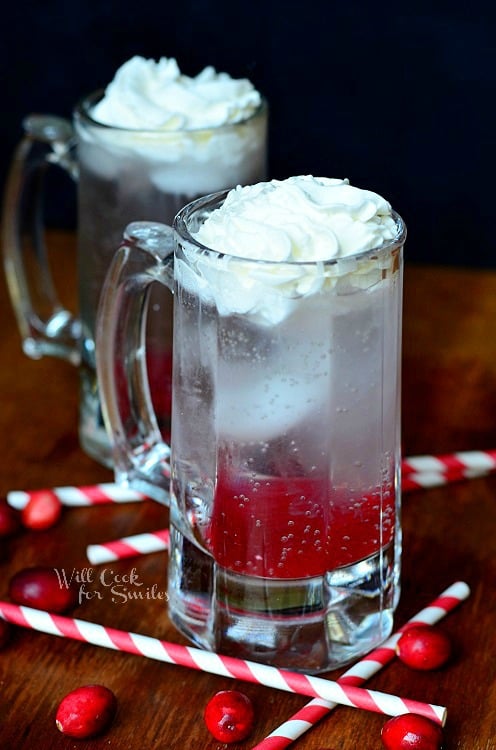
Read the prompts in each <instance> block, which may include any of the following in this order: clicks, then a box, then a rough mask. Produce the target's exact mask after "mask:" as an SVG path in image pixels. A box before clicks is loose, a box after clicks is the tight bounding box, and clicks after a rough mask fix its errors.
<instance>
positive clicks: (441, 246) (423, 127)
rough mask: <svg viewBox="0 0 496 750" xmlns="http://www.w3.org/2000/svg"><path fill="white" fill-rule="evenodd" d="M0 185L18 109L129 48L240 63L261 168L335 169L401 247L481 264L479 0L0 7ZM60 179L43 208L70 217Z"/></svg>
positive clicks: (489, 39) (484, 113)
mask: <svg viewBox="0 0 496 750" xmlns="http://www.w3.org/2000/svg"><path fill="white" fill-rule="evenodd" d="M2 15H3V21H2V28H1V30H0V76H1V83H2V90H3V99H4V108H3V114H2V120H1V122H2V126H1V127H2V138H1V139H0V143H1V152H0V181H1V183H0V184H1V185H3V183H4V180H5V176H6V173H7V169H8V164H9V160H10V157H11V154H12V150H13V148H14V146H15V144H16V142H17V140H18V138H19V136H20V133H21V130H20V122H21V120H22V117H23V115H25V114H27V113H28V112H32V111H38V112H51V113H55V114H58V115H63V116H70V113H71V109H72V105H73V104H74V103H75V102H76V101H77V100H78V99H79V98H80V97H81V96H82V95H83V94H85V93H87V92H89V91H91V90H93V89H96V88H99V87H101V86H104V85H105V84H106V83H107V82H108V81H109V80H110V79H111V78H112V76H113V74H114V72H115V70H116V69H117V67H118V66H119V65H121V64H122V63H123V62H124V61H125V60H127V59H128V58H129V57H131V56H132V55H134V54H140V55H143V56H145V57H153V58H156V59H157V58H159V57H160V56H163V55H165V56H168V57H176V58H177V60H178V62H179V65H180V67H181V68H182V70H183V71H184V72H185V73H188V74H189V75H194V74H196V73H198V72H199V71H200V70H201V69H202V68H203V67H204V66H205V65H207V64H212V65H214V66H215V67H216V68H217V69H218V70H225V71H227V72H229V73H230V74H231V75H232V76H235V77H244V76H247V77H249V78H250V79H251V80H252V81H253V83H254V84H255V85H256V86H257V88H259V89H260V90H261V91H262V92H263V93H264V94H265V95H266V97H267V98H268V100H269V103H270V113H271V114H270V123H271V124H270V176H271V177H278V178H282V177H287V176H289V175H291V174H302V173H305V174H316V175H317V174H318V175H326V176H330V177H348V178H349V179H350V181H351V182H352V183H353V184H356V185H358V186H360V187H366V188H369V189H372V190H376V191H377V192H380V193H382V194H383V195H384V196H385V197H386V198H387V199H388V200H390V202H391V203H392V204H393V206H394V207H395V208H396V210H397V211H399V213H401V214H402V215H403V217H404V219H405V220H406V222H407V225H408V228H409V239H408V243H407V259H409V260H410V261H413V262H416V261H421V262H424V261H427V262H434V263H452V264H458V265H473V266H487V267H496V252H495V251H496V247H495V244H496V243H495V240H494V235H495V232H494V230H493V227H492V224H493V223H494V215H493V203H494V199H493V192H494V188H493V182H494V173H495V169H494V167H495V159H494V144H495V136H494V133H495V125H496V123H495V118H494V113H493V101H494V98H495V93H496V87H495V77H496V65H495V62H496V55H495V47H494V45H495V32H496V28H495V20H496V11H495V9H494V3H493V2H488V1H487V2H481V1H480V0H479V1H478V0H475V2H472V3H470V2H467V0H463V1H462V0H452V1H451V2H444V0H442V1H441V2H436V0H434V2H420V1H419V2H415V3H408V2H406V3H402V2H401V0H397V1H396V2H395V3H392V2H390V1H389V0H383V2H381V3H378V2H366V1H365V0H356V1H354V0H348V1H346V0H342V2H332V0H327V1H325V0H306V1H305V0H301V2H292V1H291V0H287V1H286V2H283V1H282V0H272V1H271V0H244V2H239V1H237V0H231V1H230V2H228V1H227V0H176V2H172V0H162V2H160V3H159V2H157V0H154V2H146V0H141V2H139V1H137V0H134V1H133V2H130V0H120V2H117V1H116V0H101V1H100V2H97V1H96V0H73V1H72V2H67V1H66V0H45V1H44V2H42V3H39V2H22V0H21V1H20V2H17V3H16V2H15V0H13V2H11V3H9V4H8V6H7V7H6V8H4V10H3V13H2ZM70 192H71V191H67V190H62V191H61V192H60V194H59V195H58V197H57V200H56V201H54V202H53V205H50V206H49V209H48V211H49V221H50V223H51V224H52V225H58V226H67V225H71V224H72V223H73V222H74V211H73V203H72V200H71V199H69V197H68V195H69V193H70Z"/></svg>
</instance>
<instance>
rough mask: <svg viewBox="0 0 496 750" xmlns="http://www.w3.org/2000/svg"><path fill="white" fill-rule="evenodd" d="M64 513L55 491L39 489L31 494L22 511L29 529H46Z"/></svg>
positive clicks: (24, 521)
mask: <svg viewBox="0 0 496 750" xmlns="http://www.w3.org/2000/svg"><path fill="white" fill-rule="evenodd" d="M61 513H62V503H61V502H60V500H59V499H58V497H57V496H56V495H54V494H53V492H49V491H48V490H38V491H36V492H33V493H32V494H31V497H30V498H29V500H28V502H27V505H25V506H24V508H23V509H22V511H21V519H22V523H23V525H24V526H25V527H26V528H27V529H33V530H35V531H44V530H45V529H50V528H51V527H52V526H55V524H56V523H57V521H58V520H59V518H60V516H61Z"/></svg>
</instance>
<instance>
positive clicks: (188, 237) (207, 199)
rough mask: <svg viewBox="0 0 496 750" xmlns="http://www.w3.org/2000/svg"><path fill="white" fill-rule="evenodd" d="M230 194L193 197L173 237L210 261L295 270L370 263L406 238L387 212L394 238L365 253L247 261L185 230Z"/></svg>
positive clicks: (177, 218)
mask: <svg viewBox="0 0 496 750" xmlns="http://www.w3.org/2000/svg"><path fill="white" fill-rule="evenodd" d="M229 192H230V190H221V191H219V192H216V193H210V194H209V195H204V196H202V197H201V198H197V199H196V200H194V201H191V203H188V204H187V205H186V206H184V207H183V208H182V209H181V210H180V211H179V212H178V213H177V214H176V216H175V219H174V223H173V227H174V231H175V232H176V234H177V235H178V236H179V237H180V238H181V240H183V241H184V242H187V243H188V244H189V245H192V246H193V247H194V249H195V250H197V251H198V252H200V253H201V254H202V255H208V256H210V257H212V258H217V259H218V260H221V259H223V258H226V259H232V260H234V261H242V262H243V263H252V264H254V265H259V266H274V265H278V266H281V265H288V266H296V267H298V268H305V267H306V268H309V267H315V266H317V265H318V266H335V265H338V264H340V265H345V264H346V263H349V262H353V261H359V260H360V261H361V260H364V259H370V260H373V259H374V257H375V256H379V255H380V256H382V255H387V254H389V253H391V252H392V251H393V250H395V249H400V248H401V247H403V245H404V244H405V240H406V235H407V229H406V225H405V222H404V221H403V219H402V218H401V216H400V215H399V214H398V213H397V212H396V211H394V210H393V209H392V210H391V216H392V218H393V219H394V222H395V224H396V227H397V233H396V236H395V237H393V238H392V239H391V240H386V241H385V242H383V243H381V244H380V245H376V246H375V247H372V248H369V249H367V250H360V251H358V252H356V253H351V254H349V255H341V256H337V257H336V256H334V257H332V258H324V259H319V260H307V261H299V260H292V259H289V260H270V259H265V258H249V257H246V256H243V255H234V254H232V253H226V252H222V251H220V250H215V249H214V248H211V247H208V245H204V244H203V243H201V242H200V241H199V240H197V239H196V238H195V237H193V236H192V234H191V233H190V231H189V228H188V223H189V221H190V220H191V219H192V217H193V215H196V214H199V213H206V212H207V211H213V210H215V209H216V208H220V206H221V205H222V204H223V202H224V200H225V199H226V197H227V194H228V193H229Z"/></svg>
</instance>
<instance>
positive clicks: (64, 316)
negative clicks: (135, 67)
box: [2, 91, 267, 465]
mask: <svg viewBox="0 0 496 750" xmlns="http://www.w3.org/2000/svg"><path fill="white" fill-rule="evenodd" d="M102 95H103V91H100V92H96V93H94V94H91V95H90V96H88V97H87V98H85V99H84V100H82V101H81V102H80V103H79V104H78V105H77V106H76V108H75V111H74V117H73V124H71V123H70V122H68V121H67V120H64V119H62V118H58V117H53V116H49V115H32V116H30V117H28V118H26V120H25V122H24V129H25V131H26V135H25V137H24V139H23V140H22V141H21V143H20V145H19V147H18V149H17V152H16V154H15V157H14V159H13V163H12V167H11V170H10V175H9V178H8V181H7V188H6V193H5V198H4V207H3V224H2V229H3V245H4V261H5V271H6V276H7V282H8V287H9V290H10V295H11V299H12V304H13V307H14V310H15V312H16V316H17V321H18V325H19V329H20V332H21V337H22V340H23V350H24V352H25V353H26V354H27V355H28V356H30V357H32V358H33V359H38V358H40V357H42V356H45V355H51V356H57V357H61V358H62V359H65V360H68V361H69V362H72V363H73V364H75V365H77V366H78V368H79V373H80V409H79V411H80V417H79V435H80V442H81V445H82V447H83V449H84V450H85V451H86V452H87V453H88V454H89V455H90V456H92V457H93V458H95V459H96V460H98V461H100V462H101V463H103V464H105V465H111V461H112V451H111V446H110V444H109V439H108V435H107V433H106V431H105V427H104V424H103V420H102V415H101V406H100V397H99V389H98V384H97V379H96V369H95V318H96V311H97V306H98V299H99V295H100V290H101V287H102V284H103V280H104V277H105V274H106V272H107V269H108V266H109V264H110V260H111V258H112V256H113V254H114V252H115V249H116V247H117V246H118V245H119V242H120V240H121V237H122V233H123V231H124V229H125V227H126V225H127V224H128V223H129V222H130V221H132V220H133V219H140V220H153V221H163V222H166V223H172V221H173V219H174V216H175V214H176V212H177V211H178V210H179V209H180V208H181V207H182V206H184V205H185V204H186V203H188V202H189V201H191V200H192V199H193V198H195V197H198V196H200V195H204V194H205V193H210V192H213V191H215V190H223V189H227V188H230V187H234V186H236V185H237V184H250V183H252V182H258V181H260V180H263V179H265V177H266V168H267V166H266V160H267V143H266V141H267V107H266V104H265V102H263V103H262V105H261V107H260V108H259V110H258V111H256V112H255V113H254V114H253V115H252V116H250V117H248V118H247V119H246V120H244V121H241V122H239V123H236V124H228V125H222V126H219V127H215V128H205V129H202V130H182V131H164V130H143V131H140V130H128V129H125V128H116V127H111V126H108V125H104V124H102V123H100V122H97V121H96V120H94V119H92V114H91V113H92V109H93V107H94V105H95V104H96V103H97V102H98V101H99V99H100V98H101V97H102ZM50 165H57V166H58V167H61V168H62V169H64V170H65V171H66V172H68V173H69V174H70V176H71V177H72V178H74V180H76V181H77V185H78V190H77V194H78V262H77V268H78V270H77V273H78V287H79V293H78V297H79V300H78V303H79V312H78V314H77V316H76V315H74V314H72V313H71V312H68V311H67V310H66V309H64V307H63V306H62V304H61V303H60V301H59V299H58V295H57V292H56V290H55V286H54V283H53V281H52V278H51V272H50V268H49V263H48V260H47V254H46V251H45V247H44V243H43V217H42V215H41V204H42V198H43V192H44V187H43V176H44V173H45V171H46V169H47V167H48V166H50ZM153 294H154V300H153V304H152V305H151V312H150V316H149V323H148V329H149V331H148V332H149V338H150V341H149V347H148V351H149V360H150V361H149V364H150V373H151V377H152V378H153V380H154V381H157V382H160V383H163V381H164V379H167V378H168V379H169V381H170V371H171V350H170V347H171V342H172V338H171V315H172V311H171V310H170V309H169V311H167V306H168V305H169V306H170V295H164V294H163V293H162V292H161V290H160V287H159V286H158V285H157V288H156V289H155V290H154V292H153ZM164 308H165V311H164ZM169 390H170V389H169ZM156 392H157V393H158V394H160V395H159V396H157V402H156V409H157V412H158V413H159V414H160V419H161V423H162V425H163V430H164V433H166V434H167V433H168V431H169V423H170V393H169V394H167V393H164V391H163V389H162V388H157V389H156Z"/></svg>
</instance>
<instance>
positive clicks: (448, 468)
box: [7, 450, 496, 510]
mask: <svg viewBox="0 0 496 750" xmlns="http://www.w3.org/2000/svg"><path fill="white" fill-rule="evenodd" d="M401 467H402V474H403V477H406V476H410V475H415V476H416V477H419V480H418V486H416V487H415V488H413V487H411V486H410V483H406V486H405V487H404V489H406V490H409V489H420V488H421V487H434V486H437V485H438V484H443V483H446V481H447V479H448V478H449V479H450V480H451V479H452V480H459V479H470V478H471V477H477V476H481V475H484V474H486V473H488V472H491V471H495V470H496V450H486V451H459V452H457V453H445V454H442V455H439V456H435V455H432V456H431V455H427V454H426V455H422V456H411V457H410V458H405V459H403V461H402V462H401ZM424 474H425V475H426V480H425V482H424V483H423V484H422V483H421V480H422V476H419V475H424ZM438 475H439V476H438ZM428 477H430V479H428ZM443 478H445V482H443V481H442V479H443ZM432 482H434V483H432ZM47 492H48V493H52V494H54V495H55V496H56V497H57V498H58V499H59V500H60V502H61V503H62V505H69V506H73V507H79V506H85V505H100V504H103V503H134V502H137V501H139V500H147V499H149V498H148V497H147V496H146V495H143V494H142V493H140V492H136V491H135V490H132V489H130V488H129V487H122V486H120V485H117V484H114V483H112V482H108V483H104V484H94V485H92V484H89V485H83V486H80V487H73V486H67V487H53V488H48V489H41V490H11V491H10V492H8V493H7V502H8V503H9V505H12V506H13V507H14V508H17V509H18V510H22V508H24V506H25V505H27V503H28V502H29V500H30V498H31V496H32V495H36V494H39V493H47Z"/></svg>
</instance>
